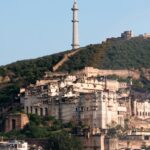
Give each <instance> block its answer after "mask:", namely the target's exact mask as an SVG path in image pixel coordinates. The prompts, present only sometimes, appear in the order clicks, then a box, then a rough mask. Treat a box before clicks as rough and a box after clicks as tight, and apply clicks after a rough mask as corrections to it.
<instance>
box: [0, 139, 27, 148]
mask: <svg viewBox="0 0 150 150" xmlns="http://www.w3.org/2000/svg"><path fill="white" fill-rule="evenodd" d="M0 150H28V143H27V142H24V141H16V140H14V141H7V142H0Z"/></svg>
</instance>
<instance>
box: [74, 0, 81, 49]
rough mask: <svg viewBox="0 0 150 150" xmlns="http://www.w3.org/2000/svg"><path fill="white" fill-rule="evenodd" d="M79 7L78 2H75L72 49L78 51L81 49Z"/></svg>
mask: <svg viewBox="0 0 150 150" xmlns="http://www.w3.org/2000/svg"><path fill="white" fill-rule="evenodd" d="M78 10H79V9H78V5H77V1H76V0H74V4H73V8H72V11H73V20H72V22H73V37H72V49H78V48H79V46H80V45H79V35H78V23H79V20H78Z"/></svg>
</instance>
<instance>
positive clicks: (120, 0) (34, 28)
mask: <svg viewBox="0 0 150 150" xmlns="http://www.w3.org/2000/svg"><path fill="white" fill-rule="evenodd" d="M72 4H73V0H0V65H4V64H8V63H11V62H14V61H17V60H22V59H29V58H36V57H39V56H44V55H48V54H52V53H56V52H60V51H64V50H69V49H71V42H72V23H71V20H72V12H71V7H72ZM78 5H79V9H80V11H79V20H80V23H79V31H80V33H79V36H80V45H81V46H85V45H89V44H94V43H100V42H101V41H103V40H105V38H107V37H111V36H120V33H121V32H123V31H124V30H133V32H134V34H135V35H138V34H142V33H145V32H147V33H150V19H149V18H150V0H78Z"/></svg>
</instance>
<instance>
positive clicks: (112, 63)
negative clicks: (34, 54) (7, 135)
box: [0, 38, 150, 102]
mask: <svg viewBox="0 0 150 150" xmlns="http://www.w3.org/2000/svg"><path fill="white" fill-rule="evenodd" d="M65 53H66V52H62V53H58V54H54V55H50V56H45V57H41V58H37V59H32V60H23V61H19V62H16V63H12V64H9V65H6V66H3V67H0V76H1V75H2V76H4V75H9V76H11V79H12V84H11V87H10V88H9V86H10V85H8V87H7V85H5V86H4V88H1V89H0V102H1V101H3V102H4V99H5V98H7V101H9V100H10V97H11V98H12V97H14V96H15V94H16V92H14V93H13V92H12V89H13V88H12V87H13V86H15V87H16V88H17V87H20V86H26V85H27V84H29V83H34V82H35V81H36V80H37V79H40V78H41V77H42V76H43V75H44V72H45V71H48V70H50V69H51V68H52V67H53V65H55V64H56V63H57V62H59V61H60V60H61V59H62V58H63V56H64V54H65ZM149 57H150V39H143V38H133V39H131V40H120V39H117V40H112V41H107V42H105V43H102V44H97V45H89V46H86V47H84V48H82V50H81V51H79V52H78V53H77V54H75V55H74V56H72V57H70V58H69V61H67V62H66V63H65V64H64V65H63V66H62V67H61V68H60V69H59V71H69V72H71V71H74V70H78V69H81V68H83V67H85V66H93V67H96V68H105V69H127V68H141V67H143V68H150V61H149ZM0 87H2V86H0ZM9 89H10V90H11V91H9ZM6 91H7V92H6ZM15 91H18V90H17V89H16V90H15ZM10 93H11V94H10Z"/></svg>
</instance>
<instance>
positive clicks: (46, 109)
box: [45, 108, 48, 116]
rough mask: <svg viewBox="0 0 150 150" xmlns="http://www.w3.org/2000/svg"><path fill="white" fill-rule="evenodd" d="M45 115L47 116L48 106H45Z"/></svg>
mask: <svg viewBox="0 0 150 150" xmlns="http://www.w3.org/2000/svg"><path fill="white" fill-rule="evenodd" d="M45 116H48V108H45Z"/></svg>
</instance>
